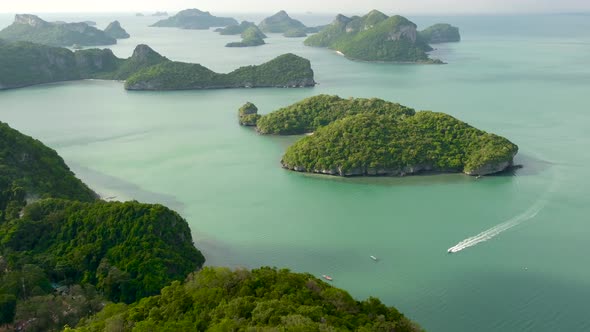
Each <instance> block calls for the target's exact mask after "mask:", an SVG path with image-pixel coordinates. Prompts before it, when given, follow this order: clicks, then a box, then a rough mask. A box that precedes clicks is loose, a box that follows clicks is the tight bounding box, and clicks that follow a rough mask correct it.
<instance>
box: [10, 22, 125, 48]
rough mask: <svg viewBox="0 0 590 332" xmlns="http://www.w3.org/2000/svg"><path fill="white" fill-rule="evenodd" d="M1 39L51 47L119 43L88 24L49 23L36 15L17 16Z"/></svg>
mask: <svg viewBox="0 0 590 332" xmlns="http://www.w3.org/2000/svg"><path fill="white" fill-rule="evenodd" d="M0 39H4V40H7V41H28V42H33V43H39V44H44V45H49V46H60V47H69V46H73V45H80V46H97V45H113V44H116V43H117V39H116V38H115V37H112V36H110V35H109V34H107V33H106V32H105V31H102V30H99V29H97V28H95V27H92V26H90V25H89V24H87V23H84V22H79V23H65V22H47V21H44V20H42V19H41V18H39V17H38V16H35V15H30V14H17V15H16V16H15V18H14V22H13V23H12V24H11V25H9V26H8V27H6V28H4V29H2V30H1V31H0Z"/></svg>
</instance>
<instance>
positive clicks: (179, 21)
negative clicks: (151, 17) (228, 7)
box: [151, 9, 238, 30]
mask: <svg viewBox="0 0 590 332" xmlns="http://www.w3.org/2000/svg"><path fill="white" fill-rule="evenodd" d="M237 24H238V21H236V20H235V19H233V18H231V17H217V16H213V15H211V13H209V12H203V11H200V10H198V9H185V10H183V11H180V12H178V14H176V15H174V16H171V17H169V18H167V19H164V20H160V21H158V22H156V23H154V24H152V25H151V26H152V27H167V28H181V29H195V30H206V29H209V28H212V27H225V26H228V25H237Z"/></svg>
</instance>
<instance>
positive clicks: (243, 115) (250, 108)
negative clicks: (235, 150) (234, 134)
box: [238, 102, 260, 126]
mask: <svg viewBox="0 0 590 332" xmlns="http://www.w3.org/2000/svg"><path fill="white" fill-rule="evenodd" d="M238 118H239V121H240V126H256V122H257V121H258V119H260V115H259V114H258V107H256V105H254V104H252V103H250V102H247V103H246V104H244V106H242V107H240V109H239V110H238Z"/></svg>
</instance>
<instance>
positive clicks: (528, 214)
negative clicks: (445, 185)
mask: <svg viewBox="0 0 590 332" xmlns="http://www.w3.org/2000/svg"><path fill="white" fill-rule="evenodd" d="M545 204H547V201H546V200H545V199H540V200H538V201H537V202H536V203H535V204H533V205H532V206H531V207H529V208H528V209H527V210H526V211H524V212H523V213H521V214H519V215H518V216H515V217H512V218H510V219H508V220H507V221H505V222H503V223H501V224H499V225H496V226H494V227H492V228H490V229H488V230H485V231H483V232H481V233H479V234H477V235H475V236H472V237H469V238H467V239H465V240H463V241H461V242H459V243H457V244H456V245H454V246H453V247H450V248H449V249H448V252H450V253H455V252H459V251H461V250H464V249H467V248H469V247H473V246H474V245H477V244H479V243H481V242H485V241H488V240H490V239H492V238H494V237H496V236H498V235H500V234H501V233H502V232H505V231H507V230H509V229H511V228H512V227H514V226H517V225H519V224H521V223H522V222H524V221H527V220H529V219H532V218H534V217H535V216H536V215H537V214H538V213H539V212H540V211H541V210H542V209H543V207H545Z"/></svg>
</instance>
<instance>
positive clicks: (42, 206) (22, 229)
mask: <svg viewBox="0 0 590 332" xmlns="http://www.w3.org/2000/svg"><path fill="white" fill-rule="evenodd" d="M1 229H2V232H0V243H1V247H0V248H1V250H2V251H3V252H4V254H5V257H6V259H7V260H8V261H10V262H14V266H13V268H17V267H20V266H23V265H24V264H35V265H37V266H40V267H42V268H43V269H44V271H45V272H46V273H47V275H48V276H49V277H50V279H51V280H53V281H55V282H61V283H67V284H76V283H90V284H93V285H96V286H97V289H98V290H100V291H101V292H103V294H105V295H106V296H107V297H108V298H109V299H111V300H112V301H123V302H128V303H130V302H133V301H135V300H137V299H140V298H142V297H145V296H149V295H154V294H157V293H158V292H159V291H160V289H161V288H162V287H164V286H165V285H167V284H169V283H170V281H172V280H182V279H184V278H185V276H186V275H187V274H188V273H190V272H192V271H195V270H196V269H198V268H200V267H201V266H202V264H203V262H204V261H205V259H204V258H203V255H202V254H201V253H200V252H199V251H198V250H197V249H196V248H195V247H194V245H193V243H192V240H191V233H190V229H189V227H188V224H187V223H186V221H185V220H184V219H182V218H181V217H180V216H179V215H178V214H177V213H175V212H173V211H171V210H169V209H167V208H166V207H164V206H161V205H149V204H141V203H138V202H126V203H119V202H102V201H100V202H94V203H83V202H74V201H66V200H58V199H46V200H41V201H38V202H36V203H33V204H30V205H28V206H27V207H26V208H25V213H24V215H23V217H22V218H19V219H17V220H12V221H8V222H6V223H5V224H3V225H2V228H1ZM148 244H149V245H148Z"/></svg>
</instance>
